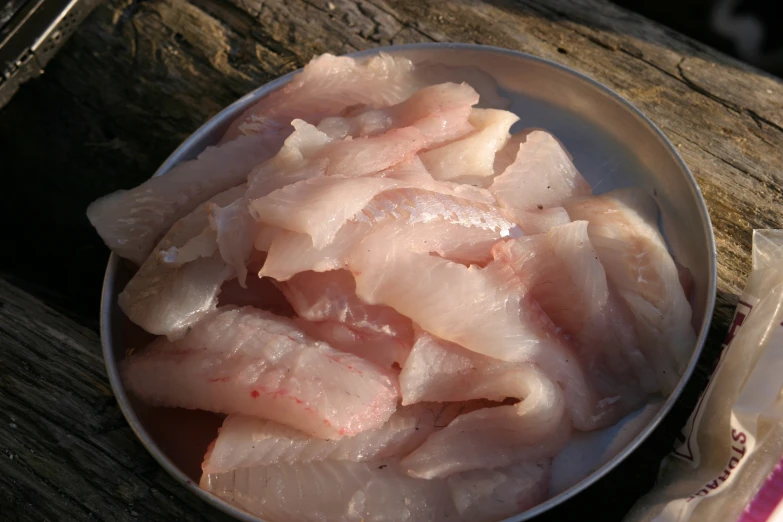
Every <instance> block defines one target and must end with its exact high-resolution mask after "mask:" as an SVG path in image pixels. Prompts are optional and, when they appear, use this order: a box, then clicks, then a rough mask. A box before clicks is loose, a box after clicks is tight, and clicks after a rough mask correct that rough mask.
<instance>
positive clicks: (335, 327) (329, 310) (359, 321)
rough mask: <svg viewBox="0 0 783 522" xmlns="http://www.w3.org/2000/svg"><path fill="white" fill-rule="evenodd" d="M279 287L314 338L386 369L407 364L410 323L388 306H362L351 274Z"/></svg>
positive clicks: (300, 277)
mask: <svg viewBox="0 0 783 522" xmlns="http://www.w3.org/2000/svg"><path fill="white" fill-rule="evenodd" d="M279 287H280V289H281V290H282V291H283V293H284V294H285V296H286V297H287V298H288V301H289V302H290V303H291V305H292V306H293V307H294V309H295V310H296V313H297V314H298V315H299V316H300V317H301V318H302V319H305V320H306V321H307V322H300V326H301V327H302V328H303V329H304V330H305V331H307V332H308V333H309V334H310V335H311V336H312V337H315V338H317V339H321V340H323V341H325V342H327V343H328V344H330V345H331V346H332V347H333V348H337V349H338V350H342V351H347V352H350V353H354V354H356V355H359V356H360V357H364V358H365V359H367V360H370V361H373V362H375V363H377V364H380V365H381V366H383V367H387V368H388V367H390V366H391V365H392V364H394V363H397V364H400V365H401V364H402V363H403V362H405V358H406V357H407V356H408V352H410V349H411V346H412V345H413V324H412V323H411V320H410V319H408V318H407V317H405V316H403V315H400V314H399V313H397V312H396V311H395V310H394V309H392V308H389V307H388V306H375V305H369V304H367V303H364V302H362V300H361V299H359V298H358V297H356V284H355V283H354V279H353V276H352V275H351V273H350V272H348V271H346V270H332V271H329V272H321V273H319V272H309V271H308V272H300V273H299V274H296V275H295V276H294V277H292V278H291V279H289V280H288V281H286V282H283V283H279ZM309 321H313V323H310V322H309Z"/></svg>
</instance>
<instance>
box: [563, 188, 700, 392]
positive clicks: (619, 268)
mask: <svg viewBox="0 0 783 522" xmlns="http://www.w3.org/2000/svg"><path fill="white" fill-rule="evenodd" d="M566 209H567V210H568V214H569V215H570V216H571V218H572V219H583V220H587V221H588V222H589V225H588V227H587V232H588V234H589V235H590V241H591V242H592V243H593V246H594V247H595V250H596V252H597V254H598V258H599V259H600V260H601V263H602V264H603V266H604V268H605V269H606V275H607V277H608V279H609V280H610V281H611V283H612V284H613V286H614V287H615V288H616V289H617V291H618V293H619V294H620V297H621V298H622V300H623V301H625V303H626V304H627V305H628V308H629V309H630V311H631V314H632V316H633V321H634V325H635V327H636V331H637V333H638V336H639V339H640V341H641V345H640V349H641V351H642V353H644V355H645V356H646V357H647V360H648V361H649V362H650V364H651V365H652V367H653V369H654V370H655V372H656V375H657V378H658V383H659V385H660V388H661V391H662V392H663V393H664V394H668V393H669V392H671V391H672V389H674V387H675V386H676V385H677V381H678V380H679V378H680V375H682V372H683V370H684V369H685V366H686V365H687V364H688V360H689V359H690V357H691V354H692V353H693V347H694V345H695V342H696V335H695V333H694V331H693V328H692V327H691V307H690V304H689V303H688V300H687V298H686V296H685V293H684V291H683V288H682V285H681V284H680V279H679V273H678V270H677V266H676V265H675V263H674V260H673V259H672V257H671V255H670V254H669V251H668V250H667V248H666V243H665V241H664V239H663V236H662V235H661V233H660V230H659V229H658V206H657V205H656V204H655V201H654V200H653V199H652V198H651V197H650V196H649V195H647V194H646V193H645V192H644V191H643V190H641V189H637V188H627V189H619V190H614V191H612V192H609V193H607V194H604V195H601V196H598V197H595V198H589V199H583V200H579V201H573V202H571V203H568V204H567V205H566Z"/></svg>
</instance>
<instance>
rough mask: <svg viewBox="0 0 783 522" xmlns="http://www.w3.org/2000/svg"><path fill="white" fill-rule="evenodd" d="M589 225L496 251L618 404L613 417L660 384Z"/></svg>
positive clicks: (520, 241) (571, 226) (556, 230)
mask: <svg viewBox="0 0 783 522" xmlns="http://www.w3.org/2000/svg"><path fill="white" fill-rule="evenodd" d="M587 228H588V224H587V221H575V222H573V223H570V224H568V225H564V226H559V227H555V228H552V229H551V230H549V231H548V232H547V233H546V234H540V235H534V236H526V237H522V238H519V239H512V240H508V241H505V242H503V243H501V244H498V245H497V246H496V247H495V250H494V252H495V253H496V256H498V257H502V258H503V259H504V260H505V261H507V262H508V263H509V265H510V266H511V267H512V269H513V270H514V272H515V273H516V274H517V276H518V277H519V278H520V280H521V281H522V282H523V284H525V286H527V287H528V288H529V289H530V292H531V294H532V296H533V299H535V300H536V301H538V303H539V304H540V305H541V308H542V309H543V310H544V312H545V313H546V314H547V315H548V316H549V318H550V319H552V321H553V322H554V323H555V325H557V326H558V327H559V328H561V329H562V330H563V332H564V333H565V335H566V336H567V338H568V339H569V341H570V343H569V344H570V345H571V346H572V347H573V348H574V349H575V351H576V353H577V354H578V356H579V358H580V360H581V361H582V363H583V365H584V367H585V368H586V370H587V372H588V375H589V376H590V378H591V380H592V382H593V384H594V385H595V386H596V389H597V390H598V391H599V393H600V394H601V395H603V396H604V397H605V398H606V399H607V400H611V402H612V403H613V405H614V406H615V407H616V410H617V413H616V419H615V420H617V419H619V418H620V417H622V416H623V415H625V414H626V413H628V412H630V411H633V410H634V409H636V408H637V407H638V406H639V405H641V404H642V403H643V402H644V401H645V399H646V395H647V394H648V393H654V392H656V391H658V386H657V382H656V378H655V372H654V371H653V370H652V365H651V363H650V361H648V360H647V358H646V357H645V356H644V355H643V354H642V352H641V351H640V348H639V346H640V340H639V338H638V336H637V335H636V331H635V330H634V325H633V318H632V317H631V315H630V313H629V311H628V309H627V307H626V305H625V303H623V302H622V300H620V299H619V298H618V296H617V295H616V292H615V291H614V290H613V289H612V288H610V286H609V284H608V282H607V279H606V272H604V267H603V265H601V262H600V261H599V259H598V254H597V253H596V251H595V249H594V248H593V246H592V244H591V242H590V238H589V237H588V233H587Z"/></svg>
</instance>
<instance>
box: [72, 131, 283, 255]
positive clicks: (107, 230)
mask: <svg viewBox="0 0 783 522" xmlns="http://www.w3.org/2000/svg"><path fill="white" fill-rule="evenodd" d="M281 143H282V137H281V136H276V135H270V136H266V137H262V136H249V137H245V138H242V139H240V140H236V141H233V142H231V143H226V144H224V145H221V146H218V147H207V148H206V149H205V150H204V152H202V153H201V154H200V155H199V156H198V158H196V159H194V160H191V161H185V162H183V163H180V164H178V165H177V166H176V167H174V168H172V169H171V170H170V171H168V172H167V173H166V174H164V175H162V176H154V177H152V178H150V179H149V180H147V181H145V182H144V183H142V184H141V185H139V186H138V187H135V188H132V189H130V190H121V191H118V192H114V193H112V194H109V195H107V196H103V197H102V198H100V199H98V200H96V201H94V202H93V203H91V204H90V206H89V207H88V208H87V217H88V218H89V220H90V223H92V226H94V227H95V229H96V230H97V231H98V234H100V236H101V238H102V239H103V241H104V242H105V243H106V246H108V247H109V248H110V249H111V250H112V251H114V252H115V253H116V254H117V255H119V256H120V257H124V258H125V259H129V260H131V261H133V262H134V263H136V264H137V265H140V264H142V263H143V262H144V260H145V259H146V258H147V257H148V256H149V254H150V252H151V251H152V249H153V247H154V246H155V244H156V243H157V242H158V240H159V239H160V238H161V236H163V234H165V233H166V231H167V230H168V229H169V228H170V227H171V226H172V225H173V224H174V223H175V222H176V221H177V220H178V219H180V218H182V217H185V216H187V215H188V214H189V213H191V212H192V211H193V210H194V209H195V208H196V207H198V206H199V205H200V204H202V203H204V202H205V201H207V200H208V199H210V198H211V197H213V196H214V195H215V194H218V193H220V192H223V191H225V190H228V189H229V188H231V187H235V186H237V185H240V184H242V183H244V182H245V181H247V176H248V174H249V173H250V171H251V170H252V168H253V167H254V166H256V165H258V164H259V163H262V162H263V161H266V160H267V159H269V158H270V157H272V156H273V155H274V153H275V151H276V150H277V149H278V148H279V147H280V145H281Z"/></svg>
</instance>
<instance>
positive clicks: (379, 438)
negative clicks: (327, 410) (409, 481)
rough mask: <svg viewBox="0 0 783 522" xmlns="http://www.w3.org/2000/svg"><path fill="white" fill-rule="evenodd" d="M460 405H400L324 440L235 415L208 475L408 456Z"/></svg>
mask: <svg viewBox="0 0 783 522" xmlns="http://www.w3.org/2000/svg"><path fill="white" fill-rule="evenodd" d="M462 409H463V405H462V404H460V403H450V404H441V403H427V402H421V403H418V404H414V405H411V406H403V407H401V408H399V409H398V410H397V411H396V412H395V413H394V414H393V415H392V416H391V417H390V418H389V420H388V421H386V423H385V424H383V425H382V426H380V427H379V428H375V429H371V430H365V431H363V432H361V433H358V434H356V435H353V436H351V437H343V438H341V439H337V440H324V439H319V438H316V437H312V436H310V435H307V434H306V433H304V432H301V431H299V430H296V429H293V428H290V427H288V426H285V425H283V424H280V423H277V422H274V421H269V420H264V419H261V418H258V417H250V416H246V415H229V416H228V417H226V420H225V421H223V425H222V426H221V428H220V432H219V434H218V437H217V439H215V441H214V443H213V444H212V445H210V448H209V451H208V452H207V454H206V456H205V458H204V464H203V466H202V467H203V469H204V472H205V473H225V472H227V471H232V470H234V469H239V468H248V467H253V466H269V465H274V464H296V463H303V462H312V461H317V460H350V461H356V462H359V461H376V460H382V459H386V458H390V457H398V456H402V455H407V454H408V453H410V452H411V451H412V450H414V449H415V448H417V447H418V446H420V445H421V443H422V442H424V439H426V438H427V436H428V435H429V434H430V433H432V432H434V431H436V430H437V429H442V428H443V427H444V426H445V425H447V424H448V423H449V422H450V421H452V420H453V419H454V418H455V417H456V416H457V415H458V414H460V413H461V411H462Z"/></svg>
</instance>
